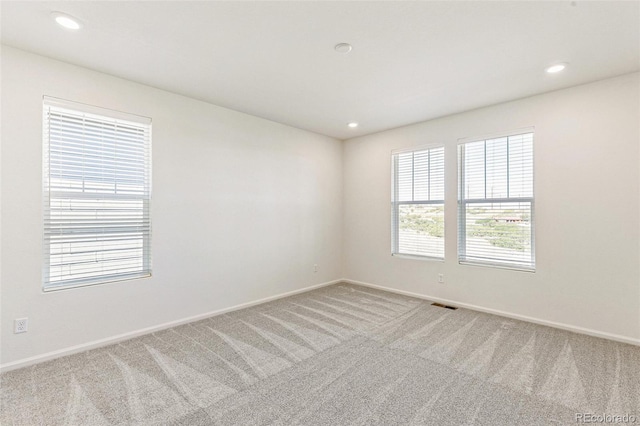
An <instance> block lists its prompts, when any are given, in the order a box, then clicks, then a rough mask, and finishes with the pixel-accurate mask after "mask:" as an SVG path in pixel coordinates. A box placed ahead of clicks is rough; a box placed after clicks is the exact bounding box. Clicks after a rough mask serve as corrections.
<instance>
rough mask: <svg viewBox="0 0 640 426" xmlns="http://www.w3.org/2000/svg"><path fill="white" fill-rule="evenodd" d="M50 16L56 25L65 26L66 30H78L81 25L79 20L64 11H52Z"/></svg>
mask: <svg viewBox="0 0 640 426" xmlns="http://www.w3.org/2000/svg"><path fill="white" fill-rule="evenodd" d="M51 16H52V17H53V19H55V20H56V22H57V23H58V25H60V26H62V27H65V28H66V29H68V30H79V29H80V28H81V27H82V25H80V21H78V20H77V19H76V18H74V17H72V16H69V15H67V14H66V13H61V12H53V13H52V14H51Z"/></svg>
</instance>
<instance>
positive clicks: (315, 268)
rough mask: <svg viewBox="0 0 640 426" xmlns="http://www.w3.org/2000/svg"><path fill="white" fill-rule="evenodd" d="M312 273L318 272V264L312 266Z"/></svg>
mask: <svg viewBox="0 0 640 426" xmlns="http://www.w3.org/2000/svg"><path fill="white" fill-rule="evenodd" d="M313 272H318V264H317V263H314V264H313Z"/></svg>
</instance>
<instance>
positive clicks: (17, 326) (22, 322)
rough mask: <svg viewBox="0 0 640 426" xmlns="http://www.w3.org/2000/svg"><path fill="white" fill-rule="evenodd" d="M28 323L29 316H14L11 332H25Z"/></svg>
mask: <svg viewBox="0 0 640 426" xmlns="http://www.w3.org/2000/svg"><path fill="white" fill-rule="evenodd" d="M28 325H29V318H16V320H15V321H14V329H13V332H14V333H15V334H18V333H26V332H27V326H28Z"/></svg>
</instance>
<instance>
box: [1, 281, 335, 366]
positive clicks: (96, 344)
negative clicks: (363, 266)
mask: <svg viewBox="0 0 640 426" xmlns="http://www.w3.org/2000/svg"><path fill="white" fill-rule="evenodd" d="M343 281H344V280H341V279H340V280H333V281H327V282H324V283H320V284H315V285H312V286H309V287H305V288H301V289H298V290H293V291H289V292H286V293H281V294H277V295H275V296H269V297H265V298H263V299H258V300H254V301H252V302H247V303H242V304H240V305H235V306H231V307H229V308H224V309H218V310H215V311H211V312H206V313H203V314H200V315H194V316H192V317H188V318H182V319H179V320H176V321H170V322H166V323H164V324H160V325H154V326H152V327H147V328H142V329H140V330H136V331H131V332H128V333H123V334H118V335H116V336H111V337H107V338H105V339H99V340H94V341H92V342H89V343H83V344H81V345H76V346H71V347H68V348H64V349H59V350H57V351H52V352H47V353H45V354H41V355H36V356H32V357H29V358H24V359H19V360H17V361H12V362H8V363H6V364H1V365H0V373H4V372H6V371H11V370H16V369H18V368H23V367H28V366H30V365H34V364H38V363H41V362H45V361H50V360H52V359H55V358H60V357H63V356H66V355H72V354H75V353H78V352H83V351H88V350H90V349H95V348H100V347H103V346H107V345H111V344H114V343H118V342H122V341H123V340H129V339H132V338H134V337H138V336H142V335H144V334H149V333H154V332H156V331H161V330H166V329H167V328H171V327H176V326H178V325H182V324H187V323H190V322H194V321H199V320H202V319H205V318H209V317H213V316H216V315H222V314H224V313H227V312H232V311H237V310H239V309H244V308H249V307H251V306H255V305H260V304H262V303H267V302H271V301H273V300H277V299H282V298H283V297H288V296H293V295H295V294H300V293H306V292H307V291H311V290H315V289H317V288H321V287H326V286H328V285H332V284H337V283H340V282H343Z"/></svg>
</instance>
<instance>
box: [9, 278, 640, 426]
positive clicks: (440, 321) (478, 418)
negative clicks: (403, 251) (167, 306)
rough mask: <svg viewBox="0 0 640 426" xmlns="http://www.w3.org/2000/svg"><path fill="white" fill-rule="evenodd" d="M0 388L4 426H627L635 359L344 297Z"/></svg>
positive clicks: (108, 355)
mask: <svg viewBox="0 0 640 426" xmlns="http://www.w3.org/2000/svg"><path fill="white" fill-rule="evenodd" d="M0 380H1V383H0V385H1V394H2V416H1V417H0V424H2V425H11V424H16V425H40V424H41V425H50V424H51V425H54V424H55V425H57V424H60V425H62V424H66V425H82V424H87V425H102V424H137V425H151V424H176V425H177V424H181V425H267V424H276V425H360V424H367V425H372V424H379V425H396V424H398V425H406V424H416V425H462V424H465V425H471V424H475V425H547V424H548V425H557V424H576V414H578V413H582V414H593V415H603V414H607V415H625V414H627V415H631V416H638V418H637V419H636V422H637V423H638V424H640V347H635V346H631V345H625V344H621V343H615V342H611V341H607V340H602V339H597V338H592V337H588V336H584V335H579V334H574V333H570V332H565V331H561V330H556V329H553V328H548V327H542V326H538V325H534V324H529V323H525V322H520V321H515V320H510V319H505V318H501V317H497V316H493V315H488V314H483V313H478V312H473V311H469V310H464V309H458V310H456V311H452V310H448V309H444V308H439V307H434V306H431V305H430V303H429V302H426V301H422V300H418V299H413V298H410V297H404V296H399V295H396V294H391V293H387V292H382V291H378V290H373V289H370V288H366V287H359V286H353V285H348V284H337V285H333V286H330V287H326V288H322V289H319V290H316V291H312V292H309V293H305V294H301V295H297V296H293V297H289V298H286V299H281V300H278V301H275V302H271V303H267V304H264V305H260V306H256V307H253V308H249V309H245V310H241V311H236V312H233V313H230V314H225V315H220V316H216V317H212V318H209V319H206V320H203V321H199V322H195V323H191V324H188V325H183V326H179V327H175V328H172V329H169V330H166V331H162V332H158V333H153V334H150V335H146V336H143V337H140V338H136V339H132V340H129V341H126V342H123V343H120V344H116V345H112V346H108V347H105V348H101V349H96V350H91V351H88V352H84V353H81V354H78V355H73V356H68V357H64V358H60V359H58V360H54V361H51V362H47V363H43V364H39V365H36V366H33V367H29V368H25V369H21V370H16V371H11V372H8V373H5V374H3V375H2V376H0Z"/></svg>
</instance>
